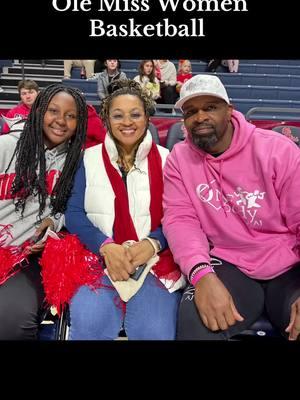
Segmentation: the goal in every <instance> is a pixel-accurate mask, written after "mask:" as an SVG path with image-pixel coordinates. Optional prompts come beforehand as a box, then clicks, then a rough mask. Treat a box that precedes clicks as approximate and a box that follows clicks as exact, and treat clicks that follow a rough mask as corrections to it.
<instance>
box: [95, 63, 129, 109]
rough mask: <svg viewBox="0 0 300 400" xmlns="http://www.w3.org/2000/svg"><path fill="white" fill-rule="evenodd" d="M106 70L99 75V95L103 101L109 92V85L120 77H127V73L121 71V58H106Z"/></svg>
mask: <svg viewBox="0 0 300 400" xmlns="http://www.w3.org/2000/svg"><path fill="white" fill-rule="evenodd" d="M104 65H105V70H104V71H103V72H100V74H99V76H98V90H97V92H98V96H99V99H100V101H102V100H103V99H104V98H105V97H106V96H107V95H108V94H109V91H108V85H109V84H110V83H111V82H112V81H116V80H118V79H126V74H125V73H124V72H122V71H121V63H120V60H105V62H104Z"/></svg>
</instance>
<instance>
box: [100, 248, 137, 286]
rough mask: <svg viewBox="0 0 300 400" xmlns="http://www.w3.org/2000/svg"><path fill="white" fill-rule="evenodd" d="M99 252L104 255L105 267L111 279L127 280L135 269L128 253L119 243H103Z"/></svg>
mask: <svg viewBox="0 0 300 400" xmlns="http://www.w3.org/2000/svg"><path fill="white" fill-rule="evenodd" d="M100 254H101V255H102V256H103V257H104V261H105V265H106V268H107V270H108V272H109V276H110V277H111V279H112V280H113V281H127V280H128V279H129V276H130V274H132V273H133V272H134V271H135V267H134V266H133V264H132V260H131V256H130V254H129V253H127V249H126V248H125V247H124V246H122V245H120V244H116V243H108V244H105V245H104V246H102V247H101V251H100Z"/></svg>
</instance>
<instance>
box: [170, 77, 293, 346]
mask: <svg viewBox="0 0 300 400" xmlns="http://www.w3.org/2000/svg"><path fill="white" fill-rule="evenodd" d="M175 106H176V107H177V108H181V109H182V111H183V116H184V124H185V128H186V130H187V133H188V135H187V138H186V139H185V141H184V142H181V143H179V144H177V145H176V146H175V147H174V149H173V151H172V153H171V154H170V155H169V157H168V160H167V163H166V165H165V168H164V183H165V189H164V219H163V230H164V233H165V235H166V237H167V240H168V243H169V246H170V249H171V251H172V252H173V255H174V258H175V261H176V262H177V263H178V264H179V265H180V267H181V269H182V271H183V272H184V273H185V274H186V276H187V278H188V280H189V282H190V286H188V287H187V289H186V291H185V293H184V295H183V298H182V302H181V306H180V311H179V321H178V336H177V338H178V339H182V340H226V339H229V338H230V337H232V336H234V335H236V334H238V333H240V332H241V331H243V330H245V329H247V328H248V327H249V326H250V325H251V324H252V323H253V322H254V321H256V320H257V319H258V318H259V317H260V315H261V314H262V312H263V311H264V310H265V311H266V312H267V314H268V316H269V318H270V320H271V322H272V323H273V325H274V326H276V327H277V328H278V330H279V331H280V332H282V334H283V335H284V336H286V337H287V338H288V339H289V340H296V339H297V338H298V336H299V333H300V248H299V239H300V207H299V197H300V151H299V148H298V147H297V145H295V143H293V142H292V141H291V140H290V139H288V138H286V137H285V136H284V135H281V134H278V133H276V132H273V131H269V130H264V129H258V128H256V127H255V126H254V125H252V124H250V123H248V122H247V121H246V119H245V118H244V116H243V115H242V114H241V113H240V112H238V111H235V110H233V107H232V105H231V104H230V102H229V99H228V95H227V93H226V90H225V88H224V86H223V84H222V83H221V81H220V80H219V78H217V77H216V76H212V75H196V76H194V77H193V78H192V79H190V80H189V81H187V82H186V83H185V84H184V85H183V86H182V89H181V92H180V99H179V100H178V102H177V103H176V105H175Z"/></svg>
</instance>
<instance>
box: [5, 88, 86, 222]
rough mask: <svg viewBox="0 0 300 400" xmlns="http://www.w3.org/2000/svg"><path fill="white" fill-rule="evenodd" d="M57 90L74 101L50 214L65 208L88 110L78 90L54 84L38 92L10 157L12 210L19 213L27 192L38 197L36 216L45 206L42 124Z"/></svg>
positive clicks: (62, 210) (23, 206) (46, 194)
mask: <svg viewBox="0 0 300 400" xmlns="http://www.w3.org/2000/svg"><path fill="white" fill-rule="evenodd" d="M60 92H65V93H68V94H70V95H71V96H72V97H73V98H74V100H75V104H76V108H77V127H76V131H75V134H74V135H73V136H72V138H71V139H70V141H69V145H68V149H67V154H66V160H65V163H64V167H63V170H62V173H61V175H60V177H59V179H58V180H57V182H56V184H55V186H54V188H53V191H52V194H51V198H50V208H51V214H52V215H56V214H59V213H63V212H64V211H65V208H66V203H67V199H68V197H69V194H70V191H71V189H72V184H73V178H74V175H75V172H76V169H77V166H78V163H79V160H80V154H81V150H82V147H83V146H84V142H85V136H86V130H87V115H88V112H87V105H86V101H85V98H84V97H83V95H82V93H81V92H80V91H79V90H78V89H75V88H72V87H67V86H64V85H63V84H61V83H58V84H52V85H50V86H47V87H46V88H45V89H43V90H42V91H41V92H40V93H39V94H38V96H37V98H36V100H35V102H34V104H33V105H32V108H31V111H30V113H29V115H28V119H27V120H26V122H25V125H24V129H23V131H22V133H21V136H20V139H19V140H18V143H17V146H16V149H15V153H14V155H13V157H12V159H13V158H14V157H16V167H15V172H16V176H15V179H14V182H13V187H12V195H14V196H15V207H16V212H17V211H21V215H22V216H23V213H24V209H25V205H26V200H27V198H28V197H29V196H30V195H34V196H35V195H37V196H38V200H39V214H38V218H40V219H41V216H42V214H43V212H44V210H45V207H46V200H47V197H48V193H47V183H46V172H47V171H46V160H45V144H44V133H43V123H44V116H45V113H46V112H47V109H48V105H49V103H50V101H51V99H52V97H53V96H55V95H56V94H57V93H60ZM11 161H12V160H11Z"/></svg>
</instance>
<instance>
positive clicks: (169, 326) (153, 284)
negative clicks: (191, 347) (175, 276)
mask: <svg viewBox="0 0 300 400" xmlns="http://www.w3.org/2000/svg"><path fill="white" fill-rule="evenodd" d="M102 282H103V284H105V285H108V286H109V288H106V287H103V288H100V289H98V290H97V291H95V290H91V289H89V288H88V287H87V286H82V287H81V288H80V289H79V290H78V292H77V293H76V294H75V296H74V297H73V299H72V301H71V304H70V317H71V327H70V335H69V338H70V340H113V339H116V338H117V337H118V335H119V332H120V330H121V329H122V328H123V327H124V329H125V331H126V334H127V337H128V339H129V340H174V339H175V336H176V323H177V311H178V306H179V302H180V299H181V295H182V292H181V291H176V292H174V293H169V292H168V290H167V289H166V288H165V287H164V286H163V285H162V284H161V282H160V281H159V280H158V279H157V278H156V277H154V276H153V275H152V274H150V273H149V274H148V275H147V277H146V279H145V281H144V284H143V286H142V287H141V288H140V290H139V291H138V292H137V293H136V294H135V295H134V296H133V297H132V298H131V299H130V300H129V301H128V302H127V303H126V312H125V314H124V312H123V310H122V307H121V306H120V304H121V302H120V297H119V295H118V293H117V291H116V290H115V289H114V287H113V286H112V285H111V282H110V281H109V279H108V278H107V276H105V277H103V281H102ZM118 304H119V305H118Z"/></svg>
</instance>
